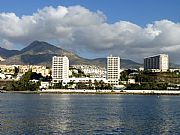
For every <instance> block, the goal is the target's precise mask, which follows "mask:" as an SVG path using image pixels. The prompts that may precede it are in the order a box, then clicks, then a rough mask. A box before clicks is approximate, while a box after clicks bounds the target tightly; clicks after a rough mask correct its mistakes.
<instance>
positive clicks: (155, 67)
mask: <svg viewBox="0 0 180 135" xmlns="http://www.w3.org/2000/svg"><path fill="white" fill-rule="evenodd" d="M168 69H169V58H168V55H167V54H159V55H154V56H149V57H145V58H144V70H152V71H155V72H166V71H167V70H168Z"/></svg>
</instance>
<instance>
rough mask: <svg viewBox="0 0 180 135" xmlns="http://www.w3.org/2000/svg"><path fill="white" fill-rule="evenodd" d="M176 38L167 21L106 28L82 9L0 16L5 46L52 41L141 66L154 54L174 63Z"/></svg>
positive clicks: (98, 16)
mask: <svg viewBox="0 0 180 135" xmlns="http://www.w3.org/2000/svg"><path fill="white" fill-rule="evenodd" d="M179 35H180V24H179V23H174V22H172V21H169V20H160V21H155V22H153V23H151V24H147V25H146V27H141V26H138V25H136V24H133V23H131V22H128V21H119V22H115V23H113V24H109V23H107V21H106V16H105V15H104V14H103V13H102V12H100V11H97V12H92V11H90V10H88V9H86V8H84V7H82V6H71V7H63V6H59V7H57V8H54V7H45V8H43V9H39V10H38V11H37V12H36V13H33V14H32V15H30V16H25V15H24V16H22V17H18V16H16V15H15V14H14V13H0V39H1V41H6V43H18V44H23V45H27V43H30V42H32V41H34V40H44V41H53V40H55V41H56V42H59V44H61V46H62V47H65V48H69V49H71V50H75V51H77V52H81V51H84V52H86V51H87V52H88V53H89V52H92V55H93V53H94V54H96V56H97V52H98V54H99V56H102V55H103V53H104V54H105V55H108V54H109V53H112V54H114V55H119V56H121V57H123V58H131V59H134V60H139V61H141V62H142V58H143V57H144V56H147V55H152V54H156V53H169V54H170V55H171V57H172V59H173V60H174V61H176V62H177V61H178V60H179V58H176V57H177V56H178V53H179V51H180V47H179V46H180V38H179ZM2 43H3V42H1V46H6V45H3V44H2ZM4 44H5V43H4ZM14 48H15V47H14ZM175 56H176V57H175Z"/></svg>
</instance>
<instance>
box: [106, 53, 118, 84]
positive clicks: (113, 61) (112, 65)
mask: <svg viewBox="0 0 180 135" xmlns="http://www.w3.org/2000/svg"><path fill="white" fill-rule="evenodd" d="M119 79H120V57H112V55H110V56H108V57H107V80H108V83H110V84H113V85H118V84H119Z"/></svg>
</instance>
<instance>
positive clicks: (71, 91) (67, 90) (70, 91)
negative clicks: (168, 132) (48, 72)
mask: <svg viewBox="0 0 180 135" xmlns="http://www.w3.org/2000/svg"><path fill="white" fill-rule="evenodd" d="M41 92H42V93H104V94H105V93H112V94H113V93H117V94H118V93H121V94H123V93H124V94H177V95H180V91H177V90H85V89H46V90H42V91H41Z"/></svg>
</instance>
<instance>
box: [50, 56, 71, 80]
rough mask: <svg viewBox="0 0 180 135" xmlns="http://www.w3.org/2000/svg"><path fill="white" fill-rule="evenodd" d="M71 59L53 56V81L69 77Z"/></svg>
mask: <svg viewBox="0 0 180 135" xmlns="http://www.w3.org/2000/svg"><path fill="white" fill-rule="evenodd" d="M68 73H69V59H68V57H66V56H64V57H60V56H54V57H53V58H52V82H53V83H59V82H61V81H63V80H64V79H67V78H69V74H68Z"/></svg>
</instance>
